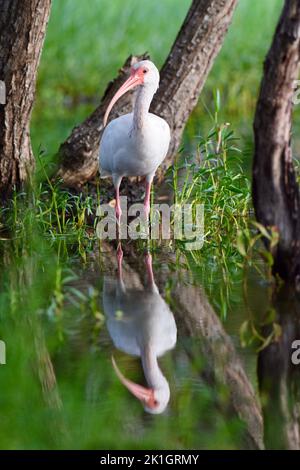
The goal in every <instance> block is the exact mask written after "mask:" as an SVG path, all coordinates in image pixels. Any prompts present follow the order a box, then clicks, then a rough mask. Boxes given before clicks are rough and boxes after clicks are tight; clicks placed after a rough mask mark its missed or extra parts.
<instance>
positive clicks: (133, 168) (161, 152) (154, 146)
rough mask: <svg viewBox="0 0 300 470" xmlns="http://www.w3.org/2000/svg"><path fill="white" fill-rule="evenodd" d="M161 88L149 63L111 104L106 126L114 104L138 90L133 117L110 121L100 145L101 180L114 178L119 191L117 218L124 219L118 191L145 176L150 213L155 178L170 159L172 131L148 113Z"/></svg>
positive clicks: (137, 69) (134, 72) (138, 67)
mask: <svg viewBox="0 0 300 470" xmlns="http://www.w3.org/2000/svg"><path fill="white" fill-rule="evenodd" d="M158 85H159V72H158V70H157V68H156V67H155V65H154V64H153V63H152V62H150V61H149V60H143V61H141V62H138V63H137V64H135V65H134V66H133V67H132V70H131V75H130V77H129V78H128V80H127V81H126V82H125V83H124V84H123V85H122V87H121V88H120V89H119V91H118V92H117V93H116V94H115V96H114V97H113V99H112V100H111V102H110V104H109V106H108V108H107V111H106V114H105V117H104V125H106V121H107V118H108V115H109V113H110V110H111V108H112V107H113V105H114V103H115V102H116V101H117V100H118V99H119V98H120V97H121V96H122V95H123V94H124V93H126V92H127V91H128V90H130V89H132V88H135V87H138V90H137V93H136V99H135V105H134V110H133V113H129V114H125V115H123V116H120V117H119V118H117V119H114V120H113V121H111V122H110V123H109V124H108V126H107V127H106V129H105V130H104V132H103V135H102V138H101V142H100V154H99V165H100V176H102V177H105V176H111V177H112V178H113V182H114V186H115V189H116V215H117V219H118V220H120V217H121V207H120V201H119V187H120V183H121V181H122V178H123V177H124V176H145V177H146V196H145V202H144V206H145V213H146V215H147V217H148V215H149V210H150V190H151V184H152V180H153V177H154V175H155V172H156V170H157V168H158V167H159V165H160V164H161V163H162V161H163V160H164V158H165V157H166V155H167V152H168V147H169V143H170V128H169V125H168V124H167V122H166V121H165V120H164V119H162V118H160V117H159V116H156V115H155V114H152V113H149V107H150V104H151V101H152V98H153V95H154V93H155V92H156V90H157V88H158Z"/></svg>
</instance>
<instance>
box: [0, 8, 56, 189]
mask: <svg viewBox="0 0 300 470" xmlns="http://www.w3.org/2000/svg"><path fill="white" fill-rule="evenodd" d="M50 5H51V0H0V32H1V33H0V34H1V43H0V80H1V81H2V88H3V89H4V85H3V83H4V84H5V89H6V96H5V100H4V99H2V103H3V102H4V101H5V104H0V194H1V196H2V197H3V198H5V197H7V195H8V194H9V193H10V192H11V190H12V188H13V187H14V186H20V185H21V184H22V183H23V182H24V181H26V179H27V178H28V176H29V174H30V172H31V171H32V169H33V167H34V159H33V154H32V149H31V143H30V131H29V125H30V116H31V110H32V105H33V100H34V94H35V83H36V74H37V67H38V64H39V59H40V55H41V51H42V46H43V41H44V37H45V30H46V25H47V21H48V17H49V13H50ZM2 98H3V97H2Z"/></svg>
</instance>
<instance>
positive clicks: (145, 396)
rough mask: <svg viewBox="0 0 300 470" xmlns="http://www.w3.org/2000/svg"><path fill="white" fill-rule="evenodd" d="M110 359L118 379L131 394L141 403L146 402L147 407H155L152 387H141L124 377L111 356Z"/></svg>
mask: <svg viewBox="0 0 300 470" xmlns="http://www.w3.org/2000/svg"><path fill="white" fill-rule="evenodd" d="M111 361H112V364H113V367H114V369H115V372H116V374H117V376H118V377H119V379H120V381H121V382H122V384H123V385H125V387H126V388H127V389H128V390H129V391H130V392H131V393H132V395H134V396H135V397H136V398H138V399H139V400H140V401H141V402H142V403H144V404H146V405H147V406H148V407H149V408H155V406H156V403H155V398H154V390H153V389H152V388H146V387H143V386H142V385H139V384H136V383H135V382H132V381H131V380H128V379H126V377H125V376H124V375H123V374H122V372H121V371H120V369H119V368H118V366H117V364H116V361H115V359H114V357H113V356H112V358H111Z"/></svg>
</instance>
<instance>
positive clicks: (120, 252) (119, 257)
mask: <svg viewBox="0 0 300 470" xmlns="http://www.w3.org/2000/svg"><path fill="white" fill-rule="evenodd" d="M117 261H118V278H119V280H120V281H122V261H123V250H122V245H121V243H119V244H118V248H117Z"/></svg>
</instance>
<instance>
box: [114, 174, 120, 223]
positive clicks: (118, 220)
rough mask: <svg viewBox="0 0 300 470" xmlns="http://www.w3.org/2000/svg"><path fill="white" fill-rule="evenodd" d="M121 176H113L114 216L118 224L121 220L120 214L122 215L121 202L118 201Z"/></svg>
mask: <svg viewBox="0 0 300 470" xmlns="http://www.w3.org/2000/svg"><path fill="white" fill-rule="evenodd" d="M121 181H122V178H120V177H116V178H114V185H115V188H116V218H117V222H118V224H120V221H121V216H122V209H121V203H120V184H121Z"/></svg>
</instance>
